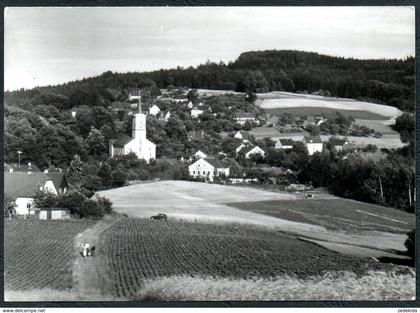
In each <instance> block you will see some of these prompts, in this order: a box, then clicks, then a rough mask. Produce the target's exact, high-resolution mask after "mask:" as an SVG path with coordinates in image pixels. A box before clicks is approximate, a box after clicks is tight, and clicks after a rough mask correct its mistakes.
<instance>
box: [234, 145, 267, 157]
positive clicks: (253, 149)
mask: <svg viewBox="0 0 420 313" xmlns="http://www.w3.org/2000/svg"><path fill="white" fill-rule="evenodd" d="M239 153H243V154H244V155H245V158H246V159H249V158H250V157H251V156H252V155H256V154H259V155H261V156H262V157H264V156H265V151H264V150H263V149H261V148H260V147H258V146H254V145H248V146H246V147H244V148H242V149H241V150H239Z"/></svg>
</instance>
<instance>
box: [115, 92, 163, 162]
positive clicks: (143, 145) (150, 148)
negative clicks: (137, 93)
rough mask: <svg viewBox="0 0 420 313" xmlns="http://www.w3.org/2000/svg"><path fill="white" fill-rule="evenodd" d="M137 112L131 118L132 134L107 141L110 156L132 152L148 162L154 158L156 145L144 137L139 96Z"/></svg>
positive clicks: (144, 121)
mask: <svg viewBox="0 0 420 313" xmlns="http://www.w3.org/2000/svg"><path fill="white" fill-rule="evenodd" d="M137 109H138V112H137V113H136V114H135V115H134V118H133V132H132V136H131V137H130V136H127V135H126V134H123V135H121V136H120V137H119V138H117V139H113V140H111V141H110V143H109V154H110V156H111V157H114V156H116V155H126V154H129V153H134V154H136V155H137V157H138V158H139V159H144V160H145V161H146V162H148V163H149V161H150V160H152V159H155V158H156V145H155V144H154V143H153V142H151V141H150V140H148V139H147V138H146V115H145V114H143V113H142V109H141V98H140V99H139V103H138V105H137Z"/></svg>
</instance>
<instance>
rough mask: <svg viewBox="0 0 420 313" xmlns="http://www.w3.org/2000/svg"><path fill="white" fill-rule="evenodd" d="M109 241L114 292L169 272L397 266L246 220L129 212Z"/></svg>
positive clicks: (131, 292) (131, 290) (228, 274)
mask: <svg viewBox="0 0 420 313" xmlns="http://www.w3.org/2000/svg"><path fill="white" fill-rule="evenodd" d="M104 247H105V250H104V253H105V255H106V257H107V259H108V269H109V273H110V275H111V280H112V281H113V284H112V285H113V286H114V288H115V289H114V291H113V293H115V295H116V296H122V297H128V298H132V297H136V295H138V292H139V291H140V290H141V289H142V288H143V287H145V281H146V280H151V279H159V278H160V277H168V276H178V275H181V276H182V275H187V276H189V277H198V278H200V277H212V278H214V279H219V278H229V279H248V280H249V282H250V283H251V282H252V281H253V279H256V278H264V277H265V278H273V277H276V276H278V275H288V276H289V277H294V278H295V279H307V278H308V277H310V276H316V275H320V274H321V275H323V274H326V273H327V272H337V271H351V272H353V273H355V274H358V275H361V274H365V273H367V271H368V270H373V269H376V270H380V269H382V270H390V269H391V268H392V266H390V265H388V264H381V263H377V262H375V261H373V260H371V259H367V258H357V257H349V256H342V255H340V254H338V253H335V252H332V251H329V250H327V249H324V248H322V247H319V246H317V245H314V244H311V243H307V242H304V241H301V240H298V239H296V238H294V237H291V236H287V235H283V234H279V233H276V232H273V231H264V230H261V229H260V228H256V227H249V226H241V225H211V224H200V223H189V222H181V221H166V222H165V221H153V220H150V219H137V218H126V219H123V220H121V221H119V222H118V223H116V224H114V226H112V227H111V228H110V229H109V231H107V232H106V233H105V240H104ZM254 288H255V286H254ZM278 288H283V286H282V285H279V286H278Z"/></svg>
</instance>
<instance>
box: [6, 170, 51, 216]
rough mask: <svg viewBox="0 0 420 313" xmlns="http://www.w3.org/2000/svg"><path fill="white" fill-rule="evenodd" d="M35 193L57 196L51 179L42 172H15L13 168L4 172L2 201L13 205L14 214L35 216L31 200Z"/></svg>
mask: <svg viewBox="0 0 420 313" xmlns="http://www.w3.org/2000/svg"><path fill="white" fill-rule="evenodd" d="M37 191H49V192H52V193H54V194H56V195H57V194H58V192H57V190H56V188H55V186H54V183H53V180H52V178H50V177H48V176H47V175H46V174H44V173H43V172H41V171H39V172H32V171H29V172H22V171H17V172H15V171H14V170H13V168H10V169H9V170H8V171H5V172H4V199H5V201H6V202H8V203H13V205H14V207H15V210H16V214H18V215H28V214H35V210H34V207H33V200H34V196H35V193H36V192H37Z"/></svg>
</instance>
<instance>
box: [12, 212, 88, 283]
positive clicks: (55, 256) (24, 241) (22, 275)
mask: <svg viewBox="0 0 420 313" xmlns="http://www.w3.org/2000/svg"><path fill="white" fill-rule="evenodd" d="M91 225H93V222H92V221H79V220H78V221H73V220H71V221H40V220H21V219H12V220H4V228H5V229H4V258H5V259H4V288H5V289H6V290H28V289H37V288H51V289H55V290H65V289H69V288H71V287H72V267H73V260H74V246H73V239H74V238H75V236H76V235H77V234H78V233H80V232H82V231H84V230H85V229H86V228H88V227H90V226H91Z"/></svg>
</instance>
